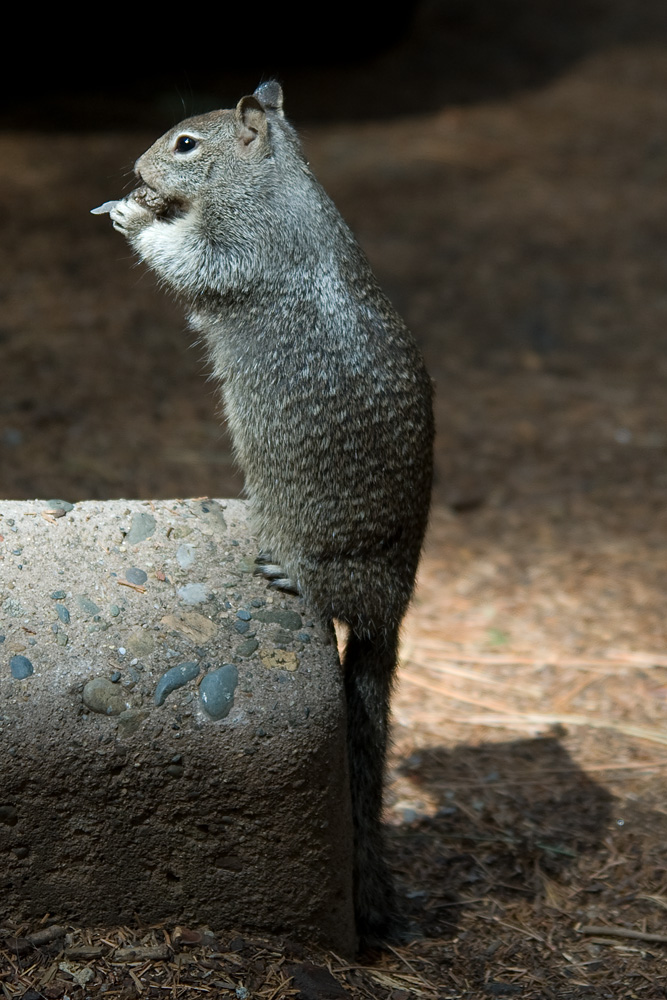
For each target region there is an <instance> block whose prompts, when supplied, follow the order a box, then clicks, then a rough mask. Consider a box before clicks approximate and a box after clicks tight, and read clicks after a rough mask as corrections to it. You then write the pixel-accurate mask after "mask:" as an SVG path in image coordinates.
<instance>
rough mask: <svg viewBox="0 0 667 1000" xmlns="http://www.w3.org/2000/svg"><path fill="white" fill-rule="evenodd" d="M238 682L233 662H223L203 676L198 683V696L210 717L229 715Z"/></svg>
mask: <svg viewBox="0 0 667 1000" xmlns="http://www.w3.org/2000/svg"><path fill="white" fill-rule="evenodd" d="M238 682H239V672H238V670H237V669H236V667H235V666H234V664H233V663H224V664H223V665H222V666H221V667H220V669H219V670H213V671H212V672H211V673H209V674H206V676H205V677H204V678H203V680H202V682H201V684H200V685H199V697H200V699H201V703H202V705H203V707H204V710H205V711H206V712H207V713H208V715H210V716H211V718H212V719H224V718H225V717H226V716H228V715H229V713H230V711H231V709H232V705H233V704H234V691H235V690H236V685H237V684H238Z"/></svg>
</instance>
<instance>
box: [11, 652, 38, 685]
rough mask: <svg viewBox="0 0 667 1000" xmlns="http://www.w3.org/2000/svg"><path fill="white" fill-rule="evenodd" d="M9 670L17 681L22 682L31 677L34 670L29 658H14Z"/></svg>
mask: <svg viewBox="0 0 667 1000" xmlns="http://www.w3.org/2000/svg"><path fill="white" fill-rule="evenodd" d="M9 669H10V670H11V672H12V677H14V678H15V680H17V681H22V680H25V678H26V677H30V675H31V674H32V673H33V669H34V668H33V665H32V663H31V662H30V660H29V659H28V657H27V656H12V658H11V660H10V661H9Z"/></svg>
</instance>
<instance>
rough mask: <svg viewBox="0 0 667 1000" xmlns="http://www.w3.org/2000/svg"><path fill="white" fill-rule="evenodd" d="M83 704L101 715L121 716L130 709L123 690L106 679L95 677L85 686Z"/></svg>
mask: <svg viewBox="0 0 667 1000" xmlns="http://www.w3.org/2000/svg"><path fill="white" fill-rule="evenodd" d="M83 703H84V705H85V706H86V708H89V709H90V711H91V712H99V713H100V715H120V713H121V712H124V711H125V709H126V708H127V707H128V705H127V702H126V701H125V695H124V694H123V691H122V689H121V688H120V687H119V686H118V684H113V683H112V682H111V681H110V680H107V678H106V677H93V679H92V680H90V681H88V683H87V684H85V685H84V688H83Z"/></svg>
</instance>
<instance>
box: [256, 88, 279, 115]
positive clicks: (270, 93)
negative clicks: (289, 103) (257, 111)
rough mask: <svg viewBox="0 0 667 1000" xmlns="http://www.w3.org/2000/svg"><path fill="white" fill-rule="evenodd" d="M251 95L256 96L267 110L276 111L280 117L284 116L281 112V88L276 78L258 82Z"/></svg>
mask: <svg viewBox="0 0 667 1000" xmlns="http://www.w3.org/2000/svg"><path fill="white" fill-rule="evenodd" d="M253 97H256V98H257V100H258V101H259V103H260V104H261V105H262V107H263V108H266V110H267V111H277V112H278V114H279V115H280V117H281V118H284V117H285V113H284V112H283V88H282V87H281V86H280V84H279V83H278V81H277V80H267V81H266V82H265V83H260V85H259V87H258V88H257V90H256V91H255V93H254V94H253Z"/></svg>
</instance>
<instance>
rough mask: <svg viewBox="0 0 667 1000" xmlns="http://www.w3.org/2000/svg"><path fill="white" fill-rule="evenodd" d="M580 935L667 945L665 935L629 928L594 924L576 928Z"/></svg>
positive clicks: (666, 936) (666, 935)
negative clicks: (629, 939)
mask: <svg viewBox="0 0 667 1000" xmlns="http://www.w3.org/2000/svg"><path fill="white" fill-rule="evenodd" d="M577 930H578V932H579V933H580V934H595V935H596V936H597V937H619V938H632V940H633V941H654V942H657V943H658V944H667V934H651V933H650V932H649V931H633V930H632V929H631V928H630V927H601V926H597V925H596V924H592V925H590V926H589V925H587V926H586V927H577Z"/></svg>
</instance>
